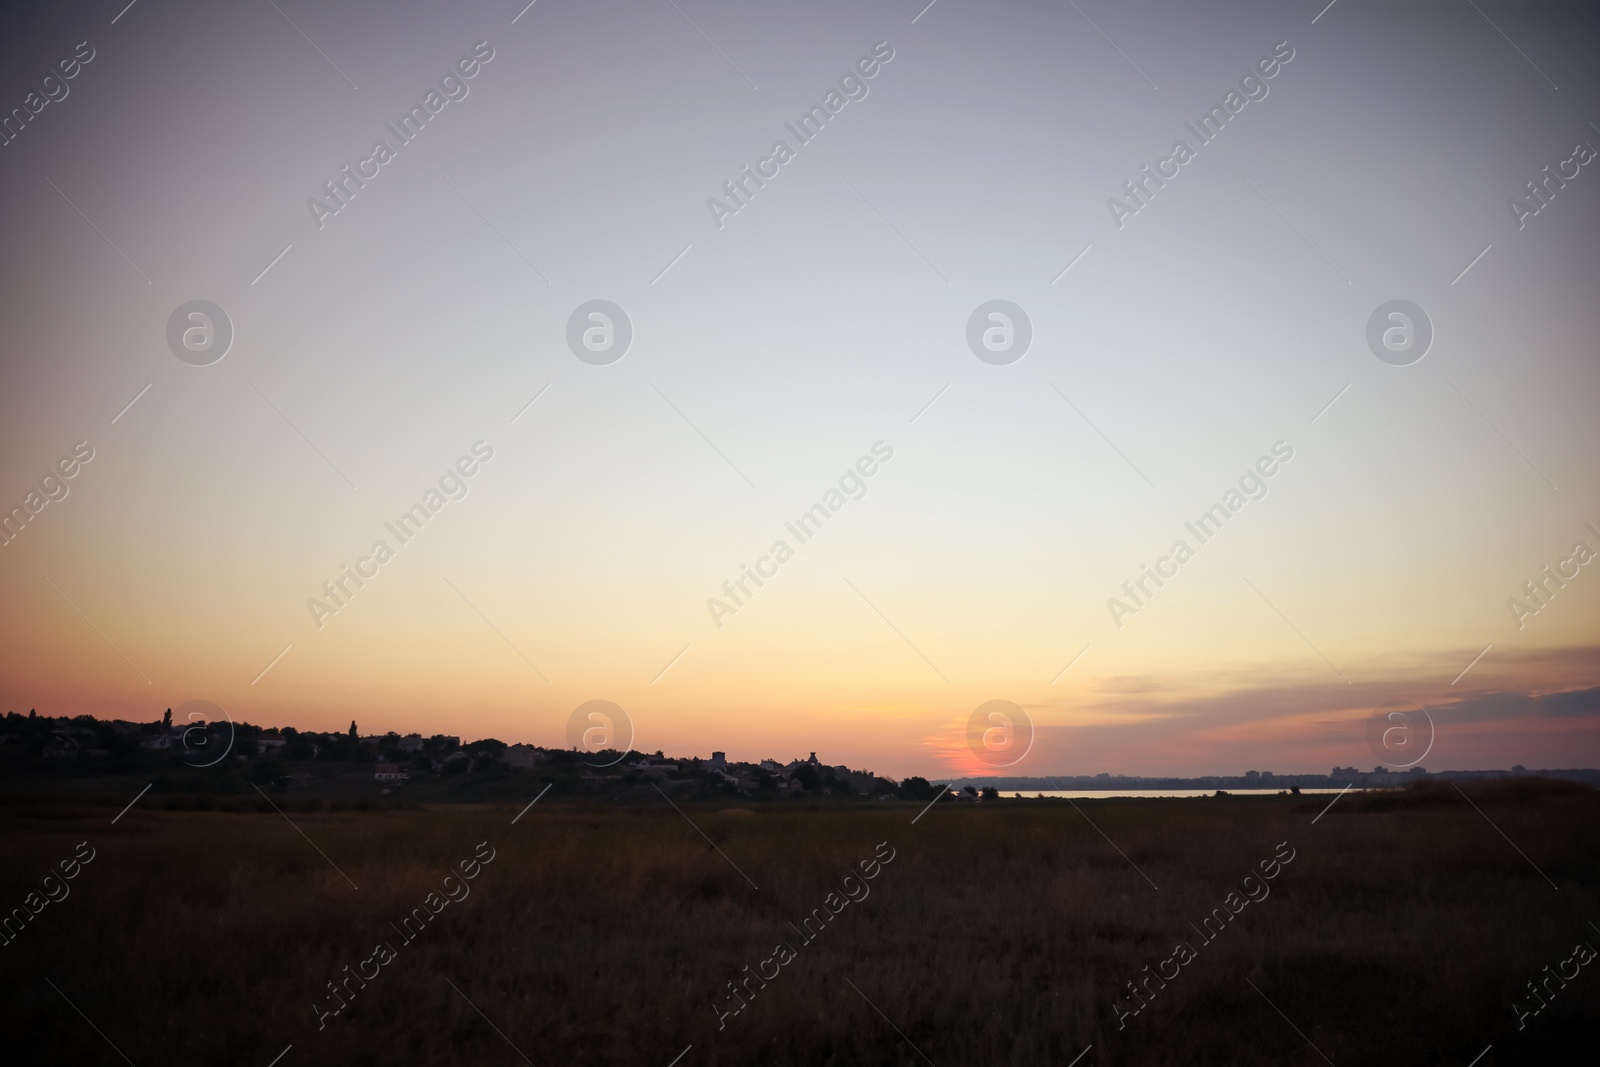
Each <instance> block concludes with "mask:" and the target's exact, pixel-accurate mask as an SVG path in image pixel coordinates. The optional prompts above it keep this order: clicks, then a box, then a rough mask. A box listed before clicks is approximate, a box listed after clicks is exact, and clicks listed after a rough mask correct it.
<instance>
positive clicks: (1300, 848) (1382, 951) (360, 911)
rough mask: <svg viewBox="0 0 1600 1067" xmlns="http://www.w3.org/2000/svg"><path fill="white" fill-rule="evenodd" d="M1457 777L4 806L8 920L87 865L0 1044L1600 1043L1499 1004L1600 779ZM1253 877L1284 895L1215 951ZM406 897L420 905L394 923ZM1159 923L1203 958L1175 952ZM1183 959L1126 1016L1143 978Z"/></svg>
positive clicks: (1584, 989) (1569, 1050)
mask: <svg viewBox="0 0 1600 1067" xmlns="http://www.w3.org/2000/svg"><path fill="white" fill-rule="evenodd" d="M130 795H131V794H130ZM1467 795H1468V796H1470V797H1471V798H1472V801H1474V802H1475V803H1476V804H1477V806H1478V808H1479V809H1481V811H1480V810H1474V808H1473V806H1472V805H1471V804H1469V803H1468V801H1467V800H1466V799H1465V798H1464V797H1463V796H1462V795H1461V794H1460V793H1458V792H1457V791H1456V789H1455V788H1454V787H1453V786H1449V785H1430V786H1427V787H1424V788H1421V789H1418V790H1413V791H1411V792H1409V793H1407V794H1405V795H1404V796H1387V795H1386V796H1377V795H1373V796H1362V795H1358V794H1351V795H1348V796H1345V797H1343V798H1342V799H1340V800H1339V801H1338V802H1337V803H1336V804H1335V805H1334V806H1333V808H1332V809H1331V811H1329V812H1328V813H1327V814H1326V815H1323V816H1321V817H1320V819H1319V818H1318V813H1319V812H1320V811H1321V810H1322V808H1323V807H1324V805H1326V803H1327V798H1324V797H1316V798H1301V797H1287V796H1286V797H1267V798H1208V799H1199V800H1120V801H1118V800H1103V801H1079V802H1077V806H1076V807H1074V806H1073V805H1072V804H1070V803H1068V802H1065V801H1039V800H1001V801H988V802H984V803H981V804H953V803H948V802H941V803H940V804H938V805H936V806H935V807H934V808H933V809H932V810H930V811H928V812H927V813H926V814H924V815H922V816H921V818H920V819H918V821H917V822H916V823H915V825H913V822H912V820H913V819H914V818H917V816H918V810H919V807H920V806H919V805H908V804H903V803H899V802H894V803H888V802H880V803H856V804H850V805H844V804H841V805H836V806H826V805H824V806H805V805H799V804H783V805H773V806H770V807H761V806H757V807H753V808H729V807H725V806H685V807H684V808H683V811H682V812H681V813H680V812H679V811H675V810H674V809H673V808H672V807H671V806H669V805H668V804H667V802H666V801H665V800H662V801H661V802H660V803H659V804H657V805H655V806H653V807H651V806H628V807H618V808H610V807H603V806H595V805H588V806H579V805H575V804H570V803H559V802H553V801H554V798H553V797H550V798H546V800H545V801H543V802H541V803H540V804H538V805H536V806H534V807H532V808H531V809H529V810H527V812H526V813H525V814H523V815H522V816H521V817H520V819H518V821H516V822H515V824H514V825H513V819H515V818H517V816H518V811H519V809H520V808H521V804H512V805H481V806H475V807H467V806H459V805H458V806H437V807H410V808H402V807H376V808H373V809H371V810H365V811H362V810H344V811H340V810H332V811H305V810H289V812H288V814H289V817H290V818H292V823H291V821H290V818H286V817H285V816H284V815H282V814H279V813H277V812H275V811H272V810H271V809H270V808H268V807H267V806H266V805H265V803H263V804H261V805H259V807H260V808H261V809H262V810H259V811H245V812H220V811H217V812H193V811H168V810H158V809H156V808H152V807H144V806H139V805H136V806H135V807H134V808H133V809H132V810H131V811H129V812H128V813H127V814H126V815H124V816H122V817H121V818H120V820H119V821H118V822H116V824H115V825H113V824H112V818H113V817H114V816H115V815H116V813H117V811H116V807H105V806H100V805H95V804H91V803H78V802H64V801H58V802H54V803H50V804H44V803H42V802H22V801H17V800H12V801H10V802H8V803H6V804H4V805H3V806H0V826H3V835H4V849H5V856H6V862H5V864H4V870H3V872H0V906H3V907H4V908H5V909H7V910H8V911H9V909H12V908H16V907H22V908H24V911H25V912H26V911H27V907H26V905H25V903H24V901H25V900H27V899H30V898H28V894H29V893H30V892H38V893H40V896H39V897H34V898H31V899H32V900H34V901H39V900H41V899H42V898H43V893H44V890H43V889H42V888H41V886H42V885H43V879H44V877H45V876H46V875H47V874H49V873H50V872H51V871H52V870H59V869H60V864H61V862H62V861H64V860H65V861H69V862H70V861H72V859H73V857H74V854H75V852H76V853H77V854H78V856H79V857H80V858H81V856H83V855H85V854H87V853H86V850H85V849H84V848H81V847H80V843H82V842H87V848H88V849H92V850H93V858H92V860H90V861H89V862H87V863H82V864H80V865H79V866H78V867H77V869H76V877H75V878H73V879H72V880H71V881H70V882H65V883H51V887H52V888H51V892H53V893H55V894H56V895H58V896H59V895H60V893H61V888H62V887H63V886H64V888H65V889H67V890H68V891H69V893H68V895H66V896H65V897H64V898H62V899H60V900H58V901H55V902H51V903H47V904H44V905H43V906H42V909H41V910H40V911H39V913H38V914H37V915H34V916H32V918H31V919H30V920H29V921H28V922H27V924H26V925H25V926H24V927H23V928H22V929H21V930H20V931H16V930H13V933H14V934H15V937H14V939H13V940H11V941H9V943H7V944H6V946H5V947H4V948H0V975H3V979H0V980H3V983H4V986H3V991H4V997H3V1000H0V1032H3V1033H4V1034H5V1035H6V1039H7V1040H6V1044H7V1052H6V1057H5V1058H6V1060H7V1062H26V1063H50V1064H58V1063H84V1064H97V1063H103V1064H113V1063H123V1062H124V1057H125V1059H126V1061H128V1062H131V1063H133V1064H137V1065H139V1067H144V1065H146V1064H162V1065H167V1064H177V1065H184V1064H259V1065H260V1067H267V1065H268V1064H270V1063H272V1061H273V1058H274V1057H275V1056H278V1055H279V1053H281V1052H282V1051H283V1050H284V1049H285V1047H286V1046H291V1045H292V1046H293V1047H292V1048H291V1049H290V1050H289V1052H288V1054H287V1055H285V1056H284V1057H283V1059H282V1060H281V1061H280V1063H281V1065H282V1067H288V1065H291V1064H301V1063H319V1064H323V1063H325V1064H346V1065H365V1064H373V1065H376V1064H394V1063H422V1064H452V1065H453V1064H462V1065H465V1064H473V1065H480V1064H508V1065H509V1064H520V1063H523V1062H531V1063H534V1064H537V1065H539V1067H546V1065H550V1064H656V1065H660V1067H667V1065H668V1064H671V1063H672V1062H673V1061H674V1057H676V1056H678V1055H679V1054H680V1053H682V1052H683V1051H684V1050H685V1048H686V1047H688V1046H692V1048H690V1049H689V1051H688V1052H687V1054H685V1055H684V1056H683V1058H682V1059H681V1060H680V1061H678V1064H679V1067H695V1065H700V1064H779V1065H787V1064H839V1065H855V1064H907V1065H909V1064H923V1063H932V1064H937V1065H939V1067H946V1065H957V1064H963V1065H985V1064H1018V1065H1021V1064H1030V1065H1031V1064H1068V1063H1070V1062H1072V1061H1073V1058H1074V1057H1076V1056H1078V1055H1079V1054H1080V1053H1081V1052H1083V1050H1084V1049H1085V1048H1086V1047H1088V1046H1091V1045H1092V1046H1093V1048H1092V1050H1091V1051H1089V1052H1088V1054H1087V1055H1085V1056H1084V1057H1083V1059H1082V1060H1081V1061H1079V1062H1080V1064H1081V1065H1082V1067H1089V1065H1093V1064H1107V1065H1121V1064H1169V1065H1170V1064H1229V1065H1252V1064H1307V1065H1309V1064H1321V1063H1324V1062H1329V1063H1333V1064H1337V1065H1338V1067H1354V1065H1359V1064H1394V1063H1407V1064H1456V1065H1459V1067H1466V1065H1467V1064H1468V1063H1470V1062H1471V1061H1472V1060H1473V1057H1474V1056H1477V1055H1478V1054H1479V1053H1480V1052H1481V1051H1482V1050H1483V1049H1484V1047H1485V1046H1487V1045H1490V1044H1492V1045H1493V1049H1492V1050H1491V1051H1490V1052H1489V1053H1488V1054H1487V1055H1486V1056H1484V1057H1483V1059H1482V1060H1480V1061H1478V1062H1479V1067H1490V1065H1494V1064H1510V1063H1571V1062H1579V1061H1580V1058H1581V1059H1584V1060H1586V1059H1587V1058H1588V1057H1589V1056H1592V1054H1593V1051H1594V1049H1595V1048H1596V1046H1597V1044H1600V1040H1597V1038H1596V1027H1595V1024H1596V1022H1597V1021H1600V961H1597V963H1596V964H1594V965H1589V966H1584V967H1583V968H1582V969H1581V971H1580V973H1579V974H1578V976H1577V977H1575V978H1573V979H1571V981H1570V982H1568V983H1567V984H1566V986H1565V987H1564V988H1560V987H1558V986H1556V985H1554V984H1552V988H1553V989H1558V992H1556V993H1555V994H1554V995H1553V996H1550V997H1548V998H1547V999H1549V1006H1548V1007H1547V1008H1545V1009H1544V1010H1542V1011H1541V1012H1540V1013H1539V1014H1538V1015H1535V1016H1531V1017H1529V1018H1527V1019H1526V1020H1525V1028H1523V1029H1520V1030H1519V1028H1518V1019H1517V1016H1516V1015H1515V1014H1514V1012H1513V1009H1512V1006H1511V1005H1512V1002H1513V1001H1514V1000H1516V1001H1523V1002H1526V1004H1527V1005H1529V1006H1531V1005H1532V1004H1533V1001H1532V1000H1531V997H1530V995H1529V994H1528V992H1527V990H1526V987H1525V985H1524V983H1525V982H1526V981H1528V980H1529V979H1533V978H1537V977H1542V976H1543V974H1542V971H1543V968H1544V967H1545V966H1546V965H1547V964H1548V965H1550V966H1552V967H1557V966H1559V965H1561V963H1562V961H1563V960H1566V959H1567V958H1568V957H1570V956H1572V953H1573V947H1574V945H1575V944H1577V943H1578V942H1580V941H1585V940H1586V941H1588V942H1589V943H1590V944H1592V945H1595V946H1597V947H1600V930H1597V929H1596V928H1595V927H1594V926H1591V925H1590V923H1591V922H1594V923H1600V835H1597V834H1596V832H1595V828H1596V826H1597V825H1600V794H1597V793H1596V792H1595V791H1593V790H1589V789H1586V788H1582V787H1576V786H1569V785H1555V784H1541V783H1538V782H1528V781H1520V782H1518V781H1509V782H1503V783H1492V784H1488V785H1484V786H1478V787H1470V788H1468V790H1467ZM530 799H531V798H530ZM691 820H692V825H691ZM1313 820H1316V821H1315V822H1313ZM1491 820H1492V823H1491ZM1497 827H1498V829H1497ZM702 832H703V834H702ZM1502 835H1504V836H1502ZM1508 838H1509V841H1508ZM1511 842H1515V845H1513V844H1512V843H1511ZM1284 843H1287V844H1286V845H1285V844H1284ZM1519 849H1520V850H1521V852H1522V853H1525V854H1526V856H1524V855H1521V854H1519V851H1518V850H1519ZM1291 852H1292V856H1293V858H1292V860H1289V861H1288V862H1285V863H1281V864H1279V865H1278V867H1277V869H1276V872H1275V873H1276V876H1275V877H1274V878H1272V879H1271V880H1270V881H1265V880H1264V879H1263V880H1258V881H1255V882H1252V883H1246V882H1245V878H1246V876H1247V875H1250V874H1251V873H1252V872H1253V871H1255V872H1258V874H1259V865H1260V864H1261V862H1262V861H1268V862H1269V864H1270V863H1271V862H1272V861H1274V858H1275V857H1276V858H1277V859H1282V858H1283V857H1284V856H1285V855H1286V854H1288V853H1291ZM486 857H492V858H488V859H487V862H484V860H485V858H486ZM885 859H887V862H882V861H884V860H885ZM463 861H465V863H466V867H467V871H468V872H469V873H475V877H473V878H471V879H470V880H469V879H467V878H466V877H465V875H464V874H463V873H462V871H461V867H460V865H461V864H462V863H463ZM862 861H869V870H875V875H876V876H875V877H873V878H872V879H871V880H866V879H864V878H863V877H861V871H860V865H861V863H862ZM872 861H878V863H877V866H876V868H872V867H871V862H872ZM452 871H454V872H456V877H455V879H453V880H452V881H451V882H446V881H445V878H446V876H447V875H449V874H451V872H452ZM852 871H855V872H857V877H856V878H855V879H852V880H850V881H846V879H847V876H848V875H850V874H851V872H852ZM1552 882H1553V883H1554V884H1552ZM1252 885H1253V886H1255V887H1256V888H1254V889H1250V886H1252ZM852 887H853V888H852ZM847 891H848V892H849V893H851V894H852V895H854V896H857V897H861V899H859V900H856V901H854V902H850V901H848V900H846V899H845V894H846V892H847ZM1247 891H1249V892H1252V893H1253V894H1254V895H1255V896H1261V894H1262V893H1263V892H1266V893H1268V894H1269V895H1266V896H1265V897H1264V898H1263V899H1259V900H1257V901H1255V902H1250V903H1247V904H1238V905H1237V907H1238V909H1239V910H1238V914H1237V915H1236V916H1233V917H1231V920H1230V921H1229V922H1228V923H1227V924H1226V925H1225V926H1223V924H1222V922H1221V921H1220V920H1218V919H1214V920H1213V922H1212V926H1213V927H1219V928H1221V932H1220V933H1219V934H1217V935H1216V936H1215V938H1214V940H1210V941H1207V940H1206V939H1205V938H1204V937H1202V936H1201V934H1200V932H1199V930H1198V929H1197V928H1199V927H1201V925H1202V923H1203V920H1204V919H1205V918H1206V917H1207V916H1208V915H1212V914H1213V909H1221V911H1222V914H1223V915H1225V916H1231V915H1232V913H1231V912H1230V911H1229V906H1228V904H1227V903H1226V902H1227V901H1228V900H1229V894H1230V893H1237V894H1239V896H1235V897H1233V898H1231V899H1232V900H1233V901H1239V900H1240V899H1241V897H1242V896H1243V894H1244V893H1245V892H1247ZM430 894H434V895H431V896H430ZM447 894H448V895H447ZM830 894H838V895H836V896H832V897H830ZM863 894H865V895H864V896H863ZM452 896H454V897H460V898H461V899H450V897H452ZM830 908H831V909H832V910H830ZM413 909H421V910H420V912H419V913H418V914H419V915H420V916H422V917H425V918H427V920H428V921H427V923H426V925H422V923H421V920H420V919H414V920H413V922H412V924H411V925H410V926H409V927H404V929H403V930H402V927H403V925H404V924H403V920H404V919H405V918H406V917H407V916H408V915H412V914H413ZM814 910H819V911H820V912H821V914H823V915H825V916H827V917H828V921H827V922H826V923H824V922H822V921H821V919H816V918H814V919H813V920H812V922H811V928H819V929H820V933H817V934H815V936H814V940H807V938H806V937H805V936H803V935H802V932H801V930H800V929H799V927H800V926H801V924H802V922H803V920H804V919H805V918H806V917H807V916H808V915H810V914H812V913H813V911H814ZM835 911H836V912H837V914H834V912H835ZM791 924H793V925H791ZM1191 924H1193V925H1191ZM14 925H15V924H14ZM808 929H809V928H808ZM403 934H408V935H409V937H410V939H409V940H407V937H406V936H403ZM1179 942H1183V943H1186V944H1187V945H1188V946H1189V947H1190V949H1191V952H1192V955H1193V958H1191V959H1189V960H1187V962H1185V963H1183V964H1182V965H1181V967H1180V966H1178V964H1175V963H1174V964H1165V965H1164V964H1163V961H1165V960H1168V959H1171V958H1172V957H1173V955H1174V946H1175V945H1176V944H1177V943H1179ZM380 943H386V946H387V949H388V951H387V953H385V952H381V951H380V952H375V949H376V946H378V945H379V944H380ZM780 943H784V944H785V945H786V946H787V948H788V949H789V952H788V954H787V955H788V958H786V959H785V958H782V957H783V954H782V953H780V954H778V955H776V956H775V954H774V949H775V947H776V946H777V945H779V944H780ZM763 961H768V962H763ZM1147 965H1148V967H1149V968H1150V971H1149V972H1146V971H1145V970H1144V968H1145V967H1146V966H1147ZM347 966H348V967H349V968H350V970H349V971H346V970H345V968H346V967H347ZM747 966H748V967H749V968H750V970H749V971H745V970H744V968H746V967H747ZM1174 970H1175V971H1176V976H1175V977H1173V978H1171V980H1170V981H1167V982H1165V983H1164V987H1163V986H1161V985H1160V984H1158V983H1157V982H1155V981H1154V980H1152V982H1151V983H1150V984H1149V985H1146V986H1145V987H1144V988H1145V989H1147V990H1149V991H1150V992H1151V993H1153V997H1151V998H1150V999H1149V1000H1148V1004H1147V1006H1145V1007H1143V1009H1142V1010H1141V1011H1139V1013H1138V1014H1137V1015H1132V1014H1129V1013H1128V1012H1130V1011H1131V1008H1132V1007H1135V1006H1137V1004H1138V1002H1137V1001H1134V1000H1133V999H1132V998H1131V997H1130V993H1129V990H1128V987H1127V983H1129V982H1130V981H1133V980H1136V979H1140V980H1142V979H1143V978H1144V976H1145V975H1146V974H1148V973H1157V972H1164V973H1166V974H1172V973H1173V972H1174ZM751 973H763V974H765V975H768V976H770V980H767V981H765V982H764V984H763V982H762V980H761V979H751V980H750V981H749V984H748V985H747V986H743V987H741V989H740V992H741V995H742V996H743V998H744V999H743V1004H744V1006H743V1007H742V1009H741V1010H739V1011H738V1012H737V1013H736V1014H735V1013H733V1012H732V1009H733V1008H737V1007H739V1006H740V1004H741V1001H739V1000H735V999H734V998H733V996H732V994H731V992H730V988H729V985H728V983H729V982H731V981H744V980H745V979H746V978H747V977H748V975H750V974H751ZM352 974H365V975H367V976H370V980H363V979H361V978H359V977H357V978H348V976H349V975H352ZM335 981H344V982H345V985H344V986H343V987H342V988H341V989H340V992H341V995H342V997H343V1002H344V1006H343V1007H342V1009H341V1010H339V1011H338V1013H337V1014H333V1012H332V1009H334V1008H335V1007H338V1006H339V1004H340V1003H341V1001H340V1000H338V999H335V997H334V996H333V995H332V994H331V993H330V991H329V988H328V984H329V983H330V982H335ZM1118 1001H1120V1002H1121V1008H1120V1009H1119V1007H1118V1004H1117V1002H1118ZM1119 1019H1120V1022H1121V1024H1122V1025H1120V1026H1119ZM319 1020H320V1022H319ZM97 1031H98V1032H97ZM1313 1044H1314V1046H1315V1047H1312V1046H1313ZM113 1045H114V1046H115V1049H113V1047H112V1046H113ZM119 1053H120V1055H119Z"/></svg>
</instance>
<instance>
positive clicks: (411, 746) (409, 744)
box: [399, 734, 422, 752]
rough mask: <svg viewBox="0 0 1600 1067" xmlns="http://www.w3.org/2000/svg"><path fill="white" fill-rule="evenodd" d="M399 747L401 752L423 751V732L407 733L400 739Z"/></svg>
mask: <svg viewBox="0 0 1600 1067" xmlns="http://www.w3.org/2000/svg"><path fill="white" fill-rule="evenodd" d="M399 748H400V751H401V752H421V751H422V735H421V734H406V735H405V736H404V737H402V738H401V739H400V744H399Z"/></svg>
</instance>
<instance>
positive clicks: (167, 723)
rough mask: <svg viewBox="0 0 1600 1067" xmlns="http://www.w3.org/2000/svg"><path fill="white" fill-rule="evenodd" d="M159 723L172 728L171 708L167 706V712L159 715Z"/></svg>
mask: <svg viewBox="0 0 1600 1067" xmlns="http://www.w3.org/2000/svg"><path fill="white" fill-rule="evenodd" d="M161 725H162V726H165V727H167V728H168V729H169V730H170V729H171V728H172V709H171V708H168V709H167V713H166V714H165V715H163V716H161Z"/></svg>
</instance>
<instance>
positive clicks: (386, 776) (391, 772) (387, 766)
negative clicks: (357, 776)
mask: <svg viewBox="0 0 1600 1067" xmlns="http://www.w3.org/2000/svg"><path fill="white" fill-rule="evenodd" d="M372 777H374V778H376V779H377V780H378V781H380V782H403V781H405V780H406V779H407V778H410V777H411V776H410V775H409V774H407V773H406V772H405V771H402V770H401V769H400V767H399V766H398V765H397V764H394V763H379V764H378V765H377V766H376V767H374V768H373V771H372Z"/></svg>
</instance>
